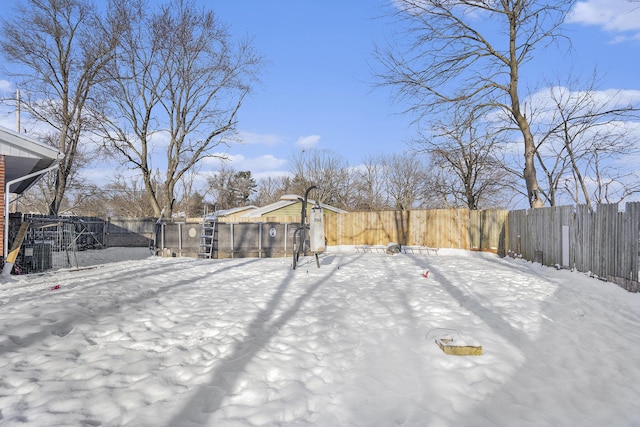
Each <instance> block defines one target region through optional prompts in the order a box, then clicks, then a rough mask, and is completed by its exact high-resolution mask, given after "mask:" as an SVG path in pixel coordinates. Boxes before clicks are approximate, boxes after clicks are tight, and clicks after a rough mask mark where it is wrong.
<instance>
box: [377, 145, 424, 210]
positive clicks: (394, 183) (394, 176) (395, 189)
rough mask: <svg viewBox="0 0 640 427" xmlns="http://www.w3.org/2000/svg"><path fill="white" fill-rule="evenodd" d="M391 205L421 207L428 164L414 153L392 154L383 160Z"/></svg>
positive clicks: (408, 207) (408, 208) (406, 207)
mask: <svg viewBox="0 0 640 427" xmlns="http://www.w3.org/2000/svg"><path fill="white" fill-rule="evenodd" d="M383 167H384V173H385V176H386V187H387V193H388V197H389V201H390V204H391V207H392V208H393V209H398V210H401V211H408V210H411V209H415V208H417V207H419V206H420V205H421V204H422V202H423V199H424V196H425V183H426V178H427V170H426V165H425V164H424V162H423V160H422V159H421V157H420V156H416V155H415V154H414V153H409V152H404V153H402V154H397V153H395V154H391V155H390V156H386V157H385V158H384V160H383Z"/></svg>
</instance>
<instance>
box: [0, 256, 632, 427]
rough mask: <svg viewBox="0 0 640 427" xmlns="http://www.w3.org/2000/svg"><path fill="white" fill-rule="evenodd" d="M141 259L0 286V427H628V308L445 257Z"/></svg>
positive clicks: (539, 275)
mask: <svg viewBox="0 0 640 427" xmlns="http://www.w3.org/2000/svg"><path fill="white" fill-rule="evenodd" d="M86 255H90V254H89V253H87V254H86ZM86 255H83V256H86ZM148 255H149V253H148V251H146V249H145V250H144V251H142V252H141V251H134V252H132V251H131V250H130V249H125V248H110V249H106V250H102V251H95V256H96V257H100V258H99V260H100V261H103V262H104V263H103V264H100V265H95V266H93V267H91V268H88V269H84V270H79V271H58V272H56V273H48V274H40V275H32V276H13V277H11V278H10V279H8V280H5V282H4V283H2V284H0V324H1V325H2V326H0V426H13V425H24V426H72V425H73V426H172V427H173V426H200V425H206V426H274V425H279V426H310V425H313V426H427V425H428V426H459V425H464V426H486V425H495V426H513V425H518V426H575V425H582V426H600V425H612V426H634V425H635V426H637V425H640V410H639V409H638V404H637V401H638V393H639V392H640V363H639V362H640V356H638V352H639V351H640V349H639V348H638V343H639V342H640V295H638V294H631V293H628V292H626V291H624V290H622V289H620V288H618V287H617V286H616V285H613V284H611V283H605V282H601V281H599V280H596V279H593V278H590V277H588V276H586V275H584V274H581V273H576V272H571V271H566V270H562V271H557V270H555V269H552V268H545V267H542V266H540V265H539V264H533V263H528V262H526V261H523V260H514V259H510V258H506V259H501V258H498V257H497V256H495V255H492V254H481V253H471V252H464V251H457V250H440V251H439V255H438V256H434V255H426V254H397V255H393V256H391V255H386V254H381V253H364V254H363V253H356V251H355V248H354V247H330V248H328V251H327V253H325V254H323V255H321V256H320V261H321V267H320V268H317V266H316V262H315V259H314V258H313V257H305V258H302V259H301V265H300V266H299V267H298V268H297V269H296V270H292V268H291V259H289V258H270V259H249V258H244V259H226V260H196V259H190V258H159V257H149V256H148ZM110 257H111V260H115V259H117V258H121V259H122V258H126V259H127V260H126V261H120V262H109V263H108V262H107V260H109V258H110ZM95 259H98V258H95ZM85 265H86V264H85ZM426 270H429V275H428V278H424V277H423V273H424V272H425V271H426ZM56 287H57V288H56ZM443 338H453V339H454V341H453V344H455V343H456V341H458V342H460V343H464V345H480V346H482V351H483V354H482V355H480V356H454V355H447V354H445V353H444V352H443V351H442V350H441V349H440V348H439V347H438V346H437V345H436V343H435V341H436V340H437V339H443Z"/></svg>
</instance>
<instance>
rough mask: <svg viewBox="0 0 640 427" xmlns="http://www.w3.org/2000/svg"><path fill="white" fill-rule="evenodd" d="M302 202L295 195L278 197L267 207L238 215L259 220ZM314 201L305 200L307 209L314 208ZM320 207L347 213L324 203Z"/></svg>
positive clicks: (299, 197)
mask: <svg viewBox="0 0 640 427" xmlns="http://www.w3.org/2000/svg"><path fill="white" fill-rule="evenodd" d="M302 200H304V197H302V196H298V195H296V194H285V195H284V196H282V197H280V200H278V201H277V202H275V203H271V204H269V205H266V206H263V207H261V208H256V209H253V210H252V211H250V212H247V213H244V214H242V215H240V217H242V218H259V217H261V216H263V215H265V214H268V213H269V212H273V211H276V210H278V209H282V208H285V207H287V206H290V205H293V204H296V203H300V202H301V201H302ZM315 204H316V201H315V200H313V199H307V209H311V208H313V206H315ZM320 206H321V207H322V209H327V210H330V211H333V212H336V213H346V212H347V211H345V210H342V209H340V208H336V207H335V206H331V205H327V204H324V203H320Z"/></svg>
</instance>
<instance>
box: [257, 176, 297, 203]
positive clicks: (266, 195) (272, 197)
mask: <svg viewBox="0 0 640 427" xmlns="http://www.w3.org/2000/svg"><path fill="white" fill-rule="evenodd" d="M289 181H290V178H289V177H286V176H278V177H273V176H269V177H266V178H260V179H259V180H258V182H257V187H256V194H255V196H254V198H253V203H254V204H256V205H258V206H264V205H268V204H270V203H274V202H277V201H278V200H280V198H281V197H282V196H283V195H284V194H286V189H287V186H288V183H289Z"/></svg>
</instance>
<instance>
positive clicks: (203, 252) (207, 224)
mask: <svg viewBox="0 0 640 427" xmlns="http://www.w3.org/2000/svg"><path fill="white" fill-rule="evenodd" d="M198 258H205V259H211V258H218V219H217V217H206V216H205V217H204V218H203V219H202V232H201V234H200V249H199V251H198Z"/></svg>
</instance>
